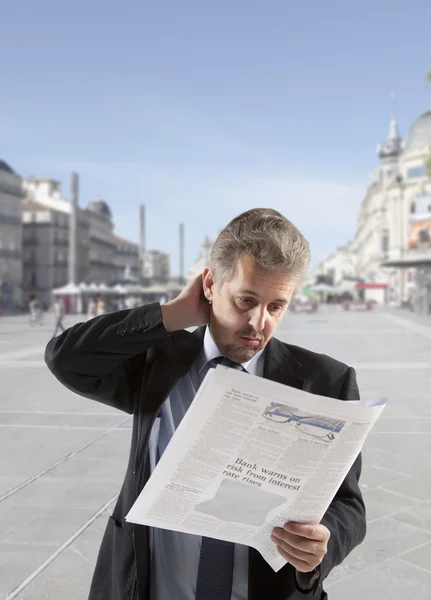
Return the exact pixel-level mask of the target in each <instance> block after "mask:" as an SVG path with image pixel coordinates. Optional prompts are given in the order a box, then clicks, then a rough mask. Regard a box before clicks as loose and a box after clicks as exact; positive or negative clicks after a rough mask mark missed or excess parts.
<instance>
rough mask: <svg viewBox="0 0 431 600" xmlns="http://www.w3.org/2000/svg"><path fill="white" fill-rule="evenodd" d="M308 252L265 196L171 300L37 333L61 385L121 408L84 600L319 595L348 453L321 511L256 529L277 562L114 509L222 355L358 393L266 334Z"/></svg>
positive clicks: (356, 468) (357, 530)
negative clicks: (130, 518)
mask: <svg viewBox="0 0 431 600" xmlns="http://www.w3.org/2000/svg"><path fill="white" fill-rule="evenodd" d="M309 260H310V253H309V247H308V243H307V241H306V240H305V239H304V237H303V236H302V234H301V233H300V232H299V231H298V230H297V229H296V227H295V226H294V225H292V223H290V221H288V220H287V219H286V218H285V217H283V216H282V215H281V214H280V213H278V212H277V211H275V210H272V209H253V210H250V211H247V212H246V213H243V214H242V215H239V216H238V217H236V218H235V219H233V221H231V222H230V223H229V224H228V225H227V226H226V227H225V228H224V229H223V231H222V232H221V233H220V235H219V236H218V238H217V240H216V242H215V243H214V246H213V249H212V252H211V260H210V266H209V267H208V268H206V269H205V271H204V272H203V274H202V276H199V277H197V278H196V279H195V280H194V281H192V282H191V283H190V284H189V285H188V286H187V287H186V288H185V289H184V290H183V291H182V292H181V294H180V295H179V296H178V297H177V298H175V299H174V300H172V301H170V302H168V303H167V304H164V305H163V306H160V304H159V303H154V304H150V305H147V306H141V307H138V308H136V309H132V310H124V311H120V312H116V313H113V314H110V315H105V316H101V317H97V318H95V319H93V320H92V321H90V322H87V323H80V324H77V325H75V326H73V327H72V328H71V329H69V330H67V331H66V332H64V333H63V334H61V335H60V336H59V337H58V338H56V339H55V340H52V341H51V342H50V343H49V344H48V346H47V349H46V355H45V360H46V362H47V364H48V366H49V368H50V369H51V371H52V372H53V374H54V375H55V376H56V377H57V378H58V379H59V380H60V381H61V382H62V383H64V384H65V385H66V386H67V387H68V388H69V389H71V390H73V391H75V392H77V393H78V394H81V395H82V396H86V397H88V398H91V399H94V400H98V401H100V402H103V403H104V404H107V405H110V406H113V407H115V408H119V409H122V410H124V411H126V412H128V413H130V414H133V434H132V445H131V452H130V459H129V464H128V468H127V473H126V476H125V481H124V484H123V487H122V490H121V493H120V497H119V499H118V501H117V504H116V506H115V508H114V511H113V514H112V517H111V518H110V519H109V522H108V525H107V528H106V532H105V535H104V538H103V541H102V545H101V549H100V552H99V557H98V560H97V565H96V569H95V573H94V577H93V582H92V586H91V591H90V599H91V600H129V599H133V600H135V599H138V600H299V599H300V598H304V597H305V596H307V597H308V598H310V599H317V598H319V599H323V598H326V597H327V596H326V593H325V592H324V591H323V587H322V584H323V580H324V578H325V577H326V576H327V575H328V574H329V572H330V571H331V569H332V568H333V567H334V566H336V565H338V564H340V563H341V562H342V561H343V560H344V558H345V557H346V556H347V554H348V553H349V552H350V551H351V550H352V549H353V548H354V547H355V546H356V545H358V544H359V543H361V542H362V540H363V538H364V536H365V509H364V504H363V500H362V497H361V493H360V490H359V486H358V479H359V475H360V471H361V458H360V456H359V457H358V458H357V460H356V461H355V463H354V465H353V466H352V468H351V470H350V472H349V473H348V475H347V477H346V479H345V480H344V482H343V483H342V485H341V486H340V489H339V490H338V492H337V494H336V496H335V498H334V500H333V501H332V503H331V505H330V507H329V508H328V511H327V512H326V514H325V516H324V518H323V519H322V522H321V523H320V524H315V525H306V524H298V523H286V524H285V526H284V527H283V528H276V529H275V530H274V531H273V535H272V542H271V541H269V542H270V543H274V544H276V546H277V549H278V551H279V553H280V554H281V555H282V556H283V557H284V558H285V559H286V560H287V561H288V564H286V566H285V567H283V568H282V569H281V570H280V571H279V572H278V573H275V572H274V571H273V570H272V569H271V567H269V565H268V564H267V563H266V562H265V561H264V559H263V558H262V557H261V556H260V554H259V553H258V552H256V551H255V550H254V549H249V548H247V547H245V546H240V545H237V544H235V545H234V544H230V543H228V542H219V541H218V540H211V538H205V537H204V538H200V537H199V536H192V535H187V534H182V533H178V532H172V531H167V530H161V529H153V528H151V529H150V528H148V527H143V526H139V525H134V524H131V523H127V522H126V521H125V520H124V517H125V515H126V514H127V513H128V511H129V509H130V508H131V506H132V505H133V503H134V502H135V500H136V498H137V497H138V495H139V493H140V491H141V490H142V488H143V486H144V485H145V483H146V482H147V481H148V478H149V477H150V474H151V471H152V469H153V468H154V464H155V462H156V460H157V458H160V456H161V454H162V453H163V451H164V449H165V448H166V446H167V444H168V443H169V439H170V437H171V436H172V434H173V432H174V430H175V428H176V427H177V426H178V424H179V422H180V421H181V419H182V417H183V416H184V414H185V412H186V411H187V409H188V407H189V406H190V404H191V402H192V400H193V397H194V394H195V392H196V390H197V388H198V387H199V384H200V382H201V381H202V379H203V377H204V376H205V374H206V372H207V371H208V369H209V368H210V367H211V366H214V364H215V363H216V362H218V361H219V360H220V359H221V357H223V360H224V361H230V366H233V367H235V368H239V369H244V370H246V371H248V372H249V373H251V374H254V375H256V376H263V377H266V378H268V379H272V380H275V381H278V382H280V383H283V384H285V385H289V386H294V387H297V388H303V389H305V390H307V391H309V392H312V393H316V394H320V395H324V396H331V397H334V398H339V399H341V400H347V399H358V398H359V393H358V388H357V384H356V379H355V372H354V370H353V369H352V368H349V367H347V366H346V365H344V364H342V363H340V362H338V361H336V360H334V359H331V358H329V357H327V356H324V355H318V354H315V353H313V352H310V351H308V350H304V349H302V348H299V347H295V346H291V345H289V344H284V343H281V342H280V341H278V340H276V339H275V338H273V334H274V332H275V330H276V329H277V327H278V325H279V323H280V322H281V320H282V318H283V316H284V314H285V312H286V309H287V307H288V305H289V303H290V301H291V300H292V298H293V296H294V294H295V292H296V290H297V288H298V286H299V284H300V282H301V280H302V278H303V277H304V275H305V273H306V270H307V268H308V264H309ZM193 327H198V329H197V330H196V331H194V332H193V333H190V332H188V331H185V330H186V329H190V328H193ZM154 423H157V426H158V427H157V429H156V427H155V426H154ZM155 457H156V458H155Z"/></svg>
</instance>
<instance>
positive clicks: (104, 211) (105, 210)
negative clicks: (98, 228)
mask: <svg viewBox="0 0 431 600" xmlns="http://www.w3.org/2000/svg"><path fill="white" fill-rule="evenodd" d="M88 210H91V211H92V212H95V213H97V214H99V215H103V216H104V217H108V218H109V219H112V213H111V209H110V208H109V206H108V204H107V203H106V202H105V201H104V200H102V198H99V197H98V196H97V198H95V199H94V200H92V201H91V202H90V203H89V204H88Z"/></svg>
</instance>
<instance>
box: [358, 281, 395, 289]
mask: <svg viewBox="0 0 431 600" xmlns="http://www.w3.org/2000/svg"><path fill="white" fill-rule="evenodd" d="M388 287H389V284H387V283H371V282H370V283H357V284H356V285H355V288H356V289H357V290H387V289H388Z"/></svg>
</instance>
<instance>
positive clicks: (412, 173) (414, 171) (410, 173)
mask: <svg viewBox="0 0 431 600" xmlns="http://www.w3.org/2000/svg"><path fill="white" fill-rule="evenodd" d="M424 176H425V166H424V165H420V166H418V167H410V169H407V177H408V179H414V178H415V177H424Z"/></svg>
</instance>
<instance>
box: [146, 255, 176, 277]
mask: <svg viewBox="0 0 431 600" xmlns="http://www.w3.org/2000/svg"><path fill="white" fill-rule="evenodd" d="M170 278H171V259H170V256H169V254H167V253H166V252H162V251H161V250H145V251H144V252H142V280H143V283H146V284H148V283H150V282H155V283H168V282H169V280H170Z"/></svg>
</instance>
